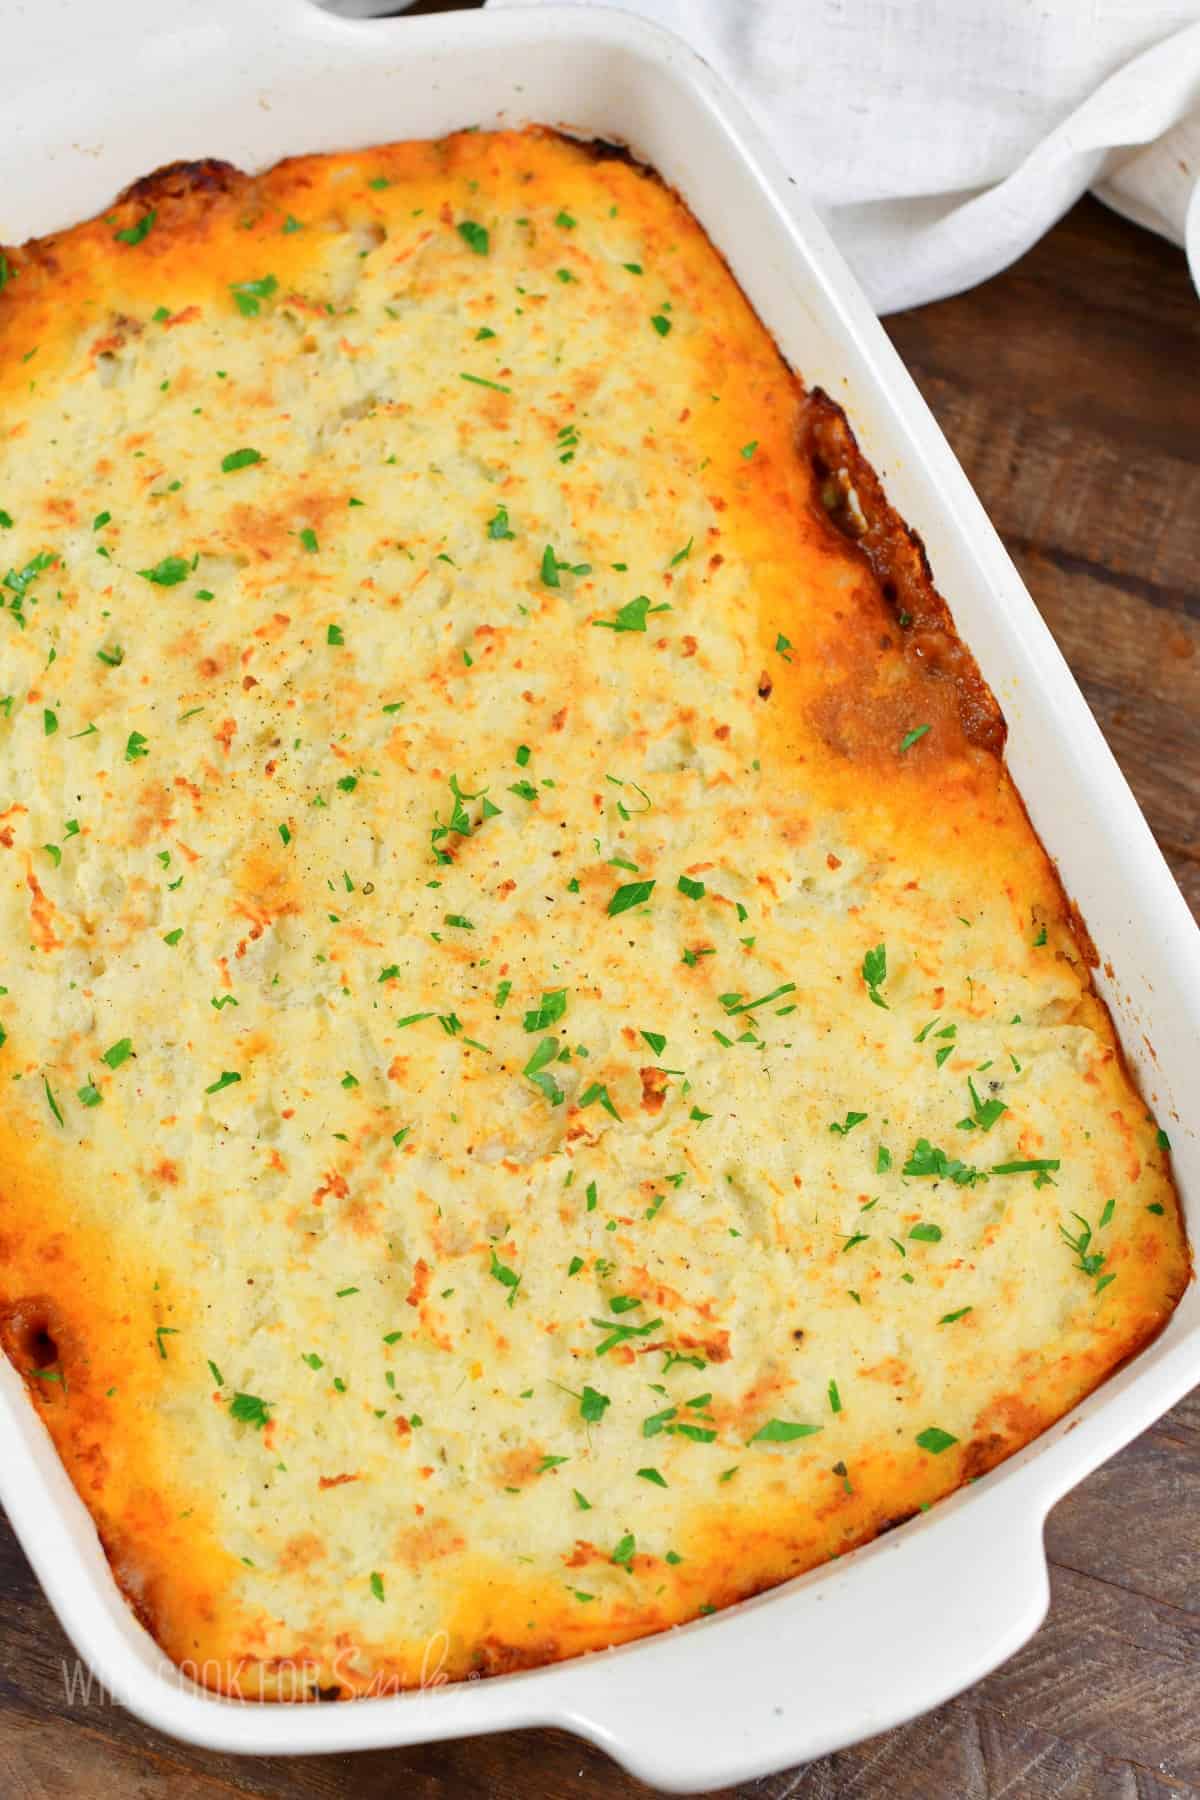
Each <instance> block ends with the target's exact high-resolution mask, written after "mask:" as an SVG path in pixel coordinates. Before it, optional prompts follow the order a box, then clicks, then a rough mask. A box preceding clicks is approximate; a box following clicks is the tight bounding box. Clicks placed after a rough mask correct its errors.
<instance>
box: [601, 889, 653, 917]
mask: <svg viewBox="0 0 1200 1800" xmlns="http://www.w3.org/2000/svg"><path fill="white" fill-rule="evenodd" d="M653 892H654V882H653V881H626V882H625V883H624V884H623V885H622V886H621V887H619V888H618V889H617V891H616V893H615V894H614V895H613V896H612V898H611V899H610V901H609V903H608V906H607V907H606V909H605V910H606V911H607V913H608V916H609V918H610V919H615V918H616V917H617V915H618V913H623V912H628V911H629V909H630V907H631V906H640V905H641V904H642V902H643V901H644V900H648V899H649V898H650V896H651V894H652V893H653Z"/></svg>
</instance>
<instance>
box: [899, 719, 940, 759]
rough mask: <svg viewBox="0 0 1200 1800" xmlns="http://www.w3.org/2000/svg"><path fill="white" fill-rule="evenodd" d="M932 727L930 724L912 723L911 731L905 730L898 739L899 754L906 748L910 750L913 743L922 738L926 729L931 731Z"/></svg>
mask: <svg viewBox="0 0 1200 1800" xmlns="http://www.w3.org/2000/svg"><path fill="white" fill-rule="evenodd" d="M932 729H933V727H932V726H930V725H914V726H913V728H912V730H911V731H906V732H905V734H904V736H903V737H902V738H901V739H900V754H901V756H903V755H904V752H905V751H906V750H911V749H912V747H913V745H914V744H915V743H917V742H918V741H919V739H921V738H923V737H924V736H925V733H926V732H927V731H931V730H932Z"/></svg>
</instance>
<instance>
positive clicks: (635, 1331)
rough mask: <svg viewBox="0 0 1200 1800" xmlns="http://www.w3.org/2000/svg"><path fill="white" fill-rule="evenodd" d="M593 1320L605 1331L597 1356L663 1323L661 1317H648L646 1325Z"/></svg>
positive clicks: (651, 1331)
mask: <svg viewBox="0 0 1200 1800" xmlns="http://www.w3.org/2000/svg"><path fill="white" fill-rule="evenodd" d="M591 1322H592V1324H593V1325H596V1326H598V1327H599V1329H600V1330H601V1331H602V1332H604V1333H605V1336H604V1337H603V1338H602V1339H601V1341H600V1342H599V1343H598V1344H597V1345H596V1355H597V1356H605V1355H607V1353H608V1352H609V1351H610V1350H611V1349H612V1348H613V1346H614V1344H624V1343H627V1342H628V1340H629V1339H630V1338H643V1337H650V1336H651V1334H652V1333H653V1332H655V1331H657V1330H658V1329H659V1327H660V1326H661V1324H662V1320H661V1319H648V1320H647V1321H646V1323H645V1324H644V1325H619V1324H617V1322H616V1321H615V1320H613V1319H593V1320H592V1321H591ZM646 1435H647V1436H649V1435H650V1434H649V1433H647V1434H646Z"/></svg>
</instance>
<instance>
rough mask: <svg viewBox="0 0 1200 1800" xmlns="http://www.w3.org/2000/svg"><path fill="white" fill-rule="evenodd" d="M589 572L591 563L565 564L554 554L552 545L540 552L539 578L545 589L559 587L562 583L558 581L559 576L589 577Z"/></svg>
mask: <svg viewBox="0 0 1200 1800" xmlns="http://www.w3.org/2000/svg"><path fill="white" fill-rule="evenodd" d="M591 572H592V565H591V563H570V562H565V561H564V560H563V558H562V557H561V556H558V555H556V554H555V550H554V546H553V544H547V545H546V548H545V549H544V550H543V551H542V565H541V577H542V582H543V584H544V585H545V586H546V587H552V588H556V587H561V586H562V583H561V582H560V581H559V579H558V578H559V576H560V575H561V574H564V573H565V574H567V575H590V574H591Z"/></svg>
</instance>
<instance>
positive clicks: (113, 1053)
mask: <svg viewBox="0 0 1200 1800" xmlns="http://www.w3.org/2000/svg"><path fill="white" fill-rule="evenodd" d="M132 1055H133V1039H132V1038H127V1037H125V1038H118V1039H117V1041H116V1043H115V1044H110V1045H109V1047H108V1049H107V1050H106V1051H105V1052H104V1054H103V1056H102V1057H101V1058H100V1061H101V1062H103V1063H107V1064H108V1066H109V1068H110V1069H119V1068H120V1066H121V1064H122V1063H123V1062H128V1060H129V1058H130V1057H131V1056H132Z"/></svg>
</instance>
